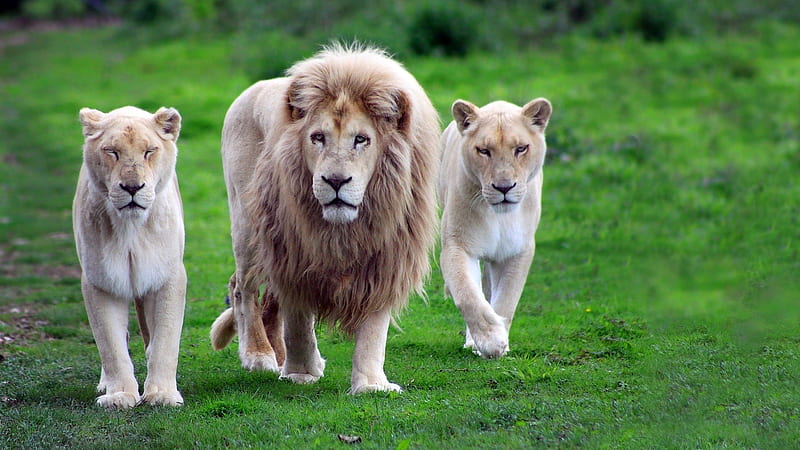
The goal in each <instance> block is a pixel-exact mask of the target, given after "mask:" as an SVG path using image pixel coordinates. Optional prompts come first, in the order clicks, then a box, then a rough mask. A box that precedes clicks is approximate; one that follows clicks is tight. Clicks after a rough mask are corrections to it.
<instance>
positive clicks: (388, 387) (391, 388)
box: [350, 381, 403, 395]
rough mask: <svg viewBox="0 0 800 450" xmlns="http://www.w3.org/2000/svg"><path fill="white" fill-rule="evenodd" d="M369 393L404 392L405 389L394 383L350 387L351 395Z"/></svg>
mask: <svg viewBox="0 0 800 450" xmlns="http://www.w3.org/2000/svg"><path fill="white" fill-rule="evenodd" d="M367 392H403V389H402V388H401V387H400V386H399V385H397V384H394V383H390V382H388V381H387V382H386V383H376V384H362V385H359V386H351V387H350V395H358V394H364V393H367Z"/></svg>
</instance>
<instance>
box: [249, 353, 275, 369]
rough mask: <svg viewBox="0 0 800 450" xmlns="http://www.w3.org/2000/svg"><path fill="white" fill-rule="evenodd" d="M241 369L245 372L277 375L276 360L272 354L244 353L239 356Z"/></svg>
mask: <svg viewBox="0 0 800 450" xmlns="http://www.w3.org/2000/svg"><path fill="white" fill-rule="evenodd" d="M239 359H240V360H241V361H242V367H244V368H245V369H247V370H259V371H263V372H274V373H279V372H280V368H279V367H278V360H277V359H275V354H274V353H245V354H243V355H240V356H239Z"/></svg>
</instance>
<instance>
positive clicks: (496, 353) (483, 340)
mask: <svg viewBox="0 0 800 450" xmlns="http://www.w3.org/2000/svg"><path fill="white" fill-rule="evenodd" d="M469 338H471V340H472V342H470V339H469ZM469 344H471V345H469ZM464 346H465V347H467V348H472V351H473V352H474V353H475V354H476V355H479V356H481V357H482V358H486V359H491V358H499V357H501V356H503V355H505V354H506V352H507V351H508V331H507V330H506V327H505V325H503V324H502V323H499V324H498V323H495V324H491V325H489V326H487V327H485V328H475V329H473V328H470V333H469V334H468V339H467V343H466V344H464Z"/></svg>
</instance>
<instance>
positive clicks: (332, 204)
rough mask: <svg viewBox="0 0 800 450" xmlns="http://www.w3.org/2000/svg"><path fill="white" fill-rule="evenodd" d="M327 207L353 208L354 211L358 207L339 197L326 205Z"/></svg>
mask: <svg viewBox="0 0 800 450" xmlns="http://www.w3.org/2000/svg"><path fill="white" fill-rule="evenodd" d="M325 207H326V208H331V207H333V208H353V209H355V208H356V205H351V204H350V203H347V202H346V201H344V200H342V199H340V198H339V197H336V198H335V199H333V200H331V201H330V202H328V203H326V204H325Z"/></svg>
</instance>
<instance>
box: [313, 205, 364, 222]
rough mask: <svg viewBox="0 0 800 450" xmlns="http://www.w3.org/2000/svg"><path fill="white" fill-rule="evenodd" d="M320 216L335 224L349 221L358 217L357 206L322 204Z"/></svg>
mask: <svg viewBox="0 0 800 450" xmlns="http://www.w3.org/2000/svg"><path fill="white" fill-rule="evenodd" d="M322 218H323V219H325V221H327V222H330V223H335V224H345V223H350V222H352V221H354V220H356V218H358V207H355V206H351V205H341V204H337V205H327V206H323V207H322Z"/></svg>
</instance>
